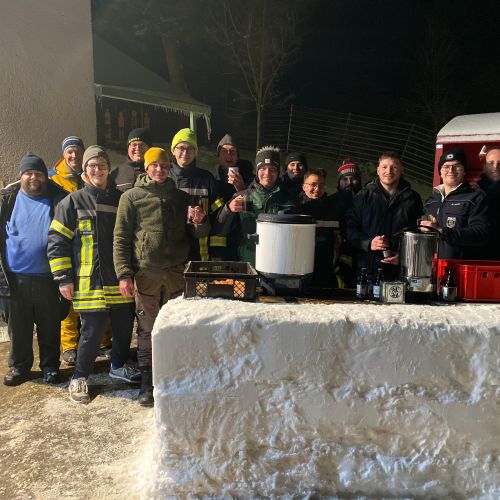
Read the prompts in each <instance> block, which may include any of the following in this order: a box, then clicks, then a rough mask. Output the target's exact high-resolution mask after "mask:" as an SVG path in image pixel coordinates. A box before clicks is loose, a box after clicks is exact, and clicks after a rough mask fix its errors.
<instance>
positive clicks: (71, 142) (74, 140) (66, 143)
mask: <svg viewBox="0 0 500 500" xmlns="http://www.w3.org/2000/svg"><path fill="white" fill-rule="evenodd" d="M68 148H81V150H82V151H83V150H84V149H85V146H84V145H83V141H82V140H81V139H80V138H79V137H76V135H70V136H69V137H66V139H64V140H63V141H62V147H61V150H62V154H64V152H65V151H66V150H67V149H68Z"/></svg>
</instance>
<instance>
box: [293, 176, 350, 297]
mask: <svg viewBox="0 0 500 500" xmlns="http://www.w3.org/2000/svg"><path fill="white" fill-rule="evenodd" d="M326 175H327V173H326V170H325V169H323V168H315V169H310V170H308V171H307V172H306V173H305V174H304V183H303V184H302V193H300V195H299V205H300V212H301V213H303V214H306V215H311V216H313V217H314V218H315V219H316V237H315V241H316V246H315V250H314V276H313V281H314V283H315V285H317V286H323V285H324V286H329V287H335V288H336V287H337V286H338V280H337V278H336V277H335V273H334V268H333V263H334V257H335V241H336V236H337V234H339V233H340V222H339V215H340V213H339V212H338V211H337V210H336V207H335V206H334V205H333V204H332V202H331V201H332V198H331V197H329V196H327V194H326V192H325V187H326Z"/></svg>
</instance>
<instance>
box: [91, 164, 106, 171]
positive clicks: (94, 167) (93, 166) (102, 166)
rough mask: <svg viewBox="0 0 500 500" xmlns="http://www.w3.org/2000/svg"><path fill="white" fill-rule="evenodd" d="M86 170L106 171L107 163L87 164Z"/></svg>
mask: <svg viewBox="0 0 500 500" xmlns="http://www.w3.org/2000/svg"><path fill="white" fill-rule="evenodd" d="M87 168H88V169H90V170H106V169H107V168H109V167H108V164H107V163H88V164H87Z"/></svg>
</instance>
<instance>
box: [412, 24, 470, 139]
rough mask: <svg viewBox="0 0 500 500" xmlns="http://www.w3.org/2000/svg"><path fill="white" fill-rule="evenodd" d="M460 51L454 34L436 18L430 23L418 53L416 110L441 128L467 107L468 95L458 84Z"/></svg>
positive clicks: (436, 126) (431, 123)
mask: <svg viewBox="0 0 500 500" xmlns="http://www.w3.org/2000/svg"><path fill="white" fill-rule="evenodd" d="M457 59H458V57H457V50H456V47H455V44H454V43H453V40H452V38H451V35H450V34H449V32H447V31H446V29H445V28H443V27H442V26H438V25H437V23H436V22H435V21H434V20H429V21H428V23H427V36H426V38H425V40H424V44H423V46H422V49H421V50H420V52H419V53H418V54H417V67H418V74H417V77H416V78H417V81H416V86H415V101H414V103H413V105H412V106H411V107H412V108H413V111H416V112H418V113H420V114H421V116H422V117H423V118H424V119H425V120H426V121H427V122H429V124H430V125H432V127H433V129H434V130H435V131H437V130H439V129H440V128H441V127H442V126H443V125H444V124H445V123H446V122H447V121H448V120H449V119H450V118H451V117H452V116H454V115H456V114H457V113H458V112H459V110H460V109H461V108H463V107H464V105H465V103H466V101H467V97H466V96H464V95H463V93H462V94H459V92H458V90H457V86H456V85H455V83H454V79H455V66H456V64H457Z"/></svg>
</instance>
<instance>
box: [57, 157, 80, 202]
mask: <svg viewBox="0 0 500 500" xmlns="http://www.w3.org/2000/svg"><path fill="white" fill-rule="evenodd" d="M49 179H50V180H51V181H52V182H54V183H55V184H57V185H58V186H61V187H62V188H63V189H64V190H65V191H67V192H68V193H72V192H73V191H77V190H78V189H80V188H81V187H82V186H83V181H82V178H81V172H74V171H73V170H71V169H70V168H69V167H68V166H67V165H66V161H65V160H64V157H62V158H60V159H59V160H58V162H57V163H56V164H55V165H54V168H52V169H51V170H50V171H49Z"/></svg>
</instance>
